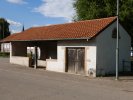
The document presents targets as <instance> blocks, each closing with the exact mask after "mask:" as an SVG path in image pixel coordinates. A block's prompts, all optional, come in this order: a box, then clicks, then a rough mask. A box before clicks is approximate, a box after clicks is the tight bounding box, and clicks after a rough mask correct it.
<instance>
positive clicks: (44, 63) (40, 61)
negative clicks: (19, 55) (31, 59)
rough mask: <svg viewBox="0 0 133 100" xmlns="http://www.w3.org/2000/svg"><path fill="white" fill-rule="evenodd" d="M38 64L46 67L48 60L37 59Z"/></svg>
mask: <svg viewBox="0 0 133 100" xmlns="http://www.w3.org/2000/svg"><path fill="white" fill-rule="evenodd" d="M37 65H38V66H41V67H46V61H44V60H37Z"/></svg>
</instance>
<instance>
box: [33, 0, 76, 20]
mask: <svg viewBox="0 0 133 100" xmlns="http://www.w3.org/2000/svg"><path fill="white" fill-rule="evenodd" d="M42 1H43V3H42V5H40V6H39V7H37V8H35V9H34V11H35V12H39V13H41V14H43V15H44V16H47V17H62V18H65V19H66V20H67V21H72V18H73V16H74V14H75V11H74V8H73V3H74V0H42Z"/></svg>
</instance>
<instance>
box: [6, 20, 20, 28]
mask: <svg viewBox="0 0 133 100" xmlns="http://www.w3.org/2000/svg"><path fill="white" fill-rule="evenodd" d="M7 22H8V23H9V24H10V25H13V26H16V27H20V26H22V24H21V23H20V22H16V21H13V20H10V19H7Z"/></svg>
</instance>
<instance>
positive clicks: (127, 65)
mask: <svg viewBox="0 0 133 100" xmlns="http://www.w3.org/2000/svg"><path fill="white" fill-rule="evenodd" d="M122 66H123V72H133V61H125V60H123V61H122Z"/></svg>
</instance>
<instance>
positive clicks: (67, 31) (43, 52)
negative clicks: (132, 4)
mask: <svg viewBox="0 0 133 100" xmlns="http://www.w3.org/2000/svg"><path fill="white" fill-rule="evenodd" d="M115 30H116V17H109V18H102V19H94V20H86V21H79V22H74V23H67V24H60V25H51V26H44V27H37V28H30V29H28V30H26V31H24V32H21V33H17V34H14V35H11V36H9V37H7V38H6V39H4V40H3V41H4V42H10V44H11V50H10V63H14V64H19V65H24V66H29V65H31V64H29V63H30V60H29V57H27V47H35V48H37V47H38V48H39V50H40V59H37V62H36V63H35V64H36V65H37V66H45V67H46V70H50V71H56V72H68V73H74V74H83V75H87V76H88V75H92V76H94V77H96V76H99V75H107V74H115V64H116V62H115V56H116V53H115V52H116V31H115ZM119 31H120V36H119V41H120V45H119V48H120V50H119V52H120V55H119V65H120V66H119V71H122V60H130V47H131V38H130V36H129V34H128V33H127V32H126V31H125V30H124V28H123V27H122V26H121V25H120V30H119ZM35 51H37V49H36V50H35ZM35 54H36V53H35Z"/></svg>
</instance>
